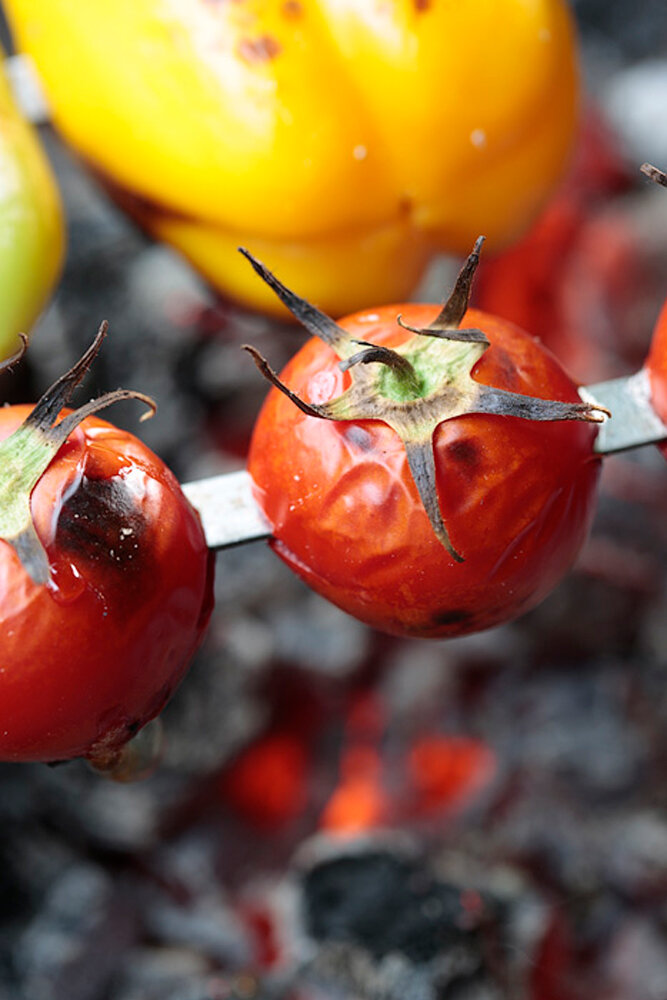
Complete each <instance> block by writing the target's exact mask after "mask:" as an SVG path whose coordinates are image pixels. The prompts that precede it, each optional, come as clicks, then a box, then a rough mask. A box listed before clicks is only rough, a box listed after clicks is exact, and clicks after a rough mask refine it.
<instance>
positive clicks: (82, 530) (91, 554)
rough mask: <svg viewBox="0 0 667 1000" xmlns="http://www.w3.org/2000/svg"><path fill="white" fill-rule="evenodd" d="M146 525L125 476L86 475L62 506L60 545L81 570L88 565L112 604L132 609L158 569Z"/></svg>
mask: <svg viewBox="0 0 667 1000" xmlns="http://www.w3.org/2000/svg"><path fill="white" fill-rule="evenodd" d="M148 530H149V529H148V524H147V522H146V518H145V516H144V513H143V512H142V510H141V508H140V507H139V506H138V504H137V500H136V497H135V496H134V495H133V493H132V491H131V490H130V488H129V487H128V486H127V484H126V483H125V481H124V480H123V479H121V478H120V477H118V476H115V477H113V478H111V479H96V478H90V477H88V476H83V477H82V479H81V482H80V484H79V487H78V489H77V490H76V491H75V492H74V493H73V494H72V495H71V496H70V497H69V498H68V499H67V501H66V502H65V503H64V504H63V506H62V509H61V511H60V515H59V518H58V526H57V529H56V547H57V549H58V551H59V552H60V553H62V554H63V555H65V556H67V557H69V558H70V559H71V560H72V562H73V563H74V564H75V565H76V566H78V567H79V569H80V570H84V569H85V567H86V566H88V567H89V568H90V570H91V571H92V572H93V574H94V580H95V583H96V584H103V586H104V592H105V596H106V598H107V599H108V600H109V602H110V604H112V605H114V606H118V610H119V611H122V610H123V609H126V610H130V609H131V605H132V603H133V602H134V601H135V599H136V595H137V593H138V592H140V589H141V587H143V586H148V587H150V580H151V577H152V575H153V573H154V572H155V566H154V559H153V555H152V548H151V545H150V543H149V540H148V538H147V534H148Z"/></svg>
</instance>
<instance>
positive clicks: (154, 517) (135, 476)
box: [0, 405, 212, 766]
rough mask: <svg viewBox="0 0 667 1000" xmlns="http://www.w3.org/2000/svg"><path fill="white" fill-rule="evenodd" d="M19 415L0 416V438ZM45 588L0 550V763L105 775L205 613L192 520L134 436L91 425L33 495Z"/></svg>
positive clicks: (0, 546)
mask: <svg viewBox="0 0 667 1000" xmlns="http://www.w3.org/2000/svg"><path fill="white" fill-rule="evenodd" d="M31 412H36V410H35V411H33V408H32V407H30V406H24V405H20V406H9V407H5V408H0V441H2V442H3V443H4V444H5V445H6V443H7V441H8V438H9V435H11V434H12V433H13V432H15V431H16V430H17V428H19V426H20V425H22V423H23V421H24V420H25V419H26V417H27V416H28V414H30V413H31ZM30 511H31V515H32V523H33V526H34V529H35V530H36V532H37V536H38V538H39V540H40V541H41V543H42V545H43V546H44V548H45V550H46V555H47V558H48V578H47V579H46V581H45V582H43V583H38V582H35V580H33V579H32V578H31V577H30V575H29V574H28V572H27V571H26V569H25V568H24V565H23V563H22V561H21V560H20V559H19V555H18V554H17V551H16V550H15V548H14V547H13V545H10V544H9V542H8V541H6V540H5V539H4V537H3V538H2V539H1V540H0V636H1V637H2V660H1V663H0V760H6V761H29V760H32V761H57V760H64V759H69V758H72V757H79V756H84V757H88V758H89V759H90V760H91V761H93V762H95V763H97V764H99V765H100V766H107V765H109V766H110V765H111V764H112V763H113V762H114V760H115V759H116V758H117V757H118V755H119V753H120V751H121V748H122V747H123V745H124V744H125V743H126V741H127V740H128V739H129V738H130V737H131V736H133V735H134V734H135V733H136V732H137V731H138V730H139V729H140V728H141V727H142V726H143V725H144V724H145V723H146V722H147V721H148V720H149V719H151V718H153V717H154V716H155V715H156V714H157V713H158V712H159V711H160V710H161V708H162V707H163V706H164V704H165V702H166V701H167V699H168V698H169V696H170V694H171V693H172V692H173V690H174V688H175V687H176V685H177V684H178V683H179V681H180V680H181V678H182V677H183V674H184V672H185V670H186V668H187V666H188V664H189V661H190V658H191V656H192V654H193V653H194V651H195V649H196V647H197V645H198V644H199V642H200V640H201V638H202V635H203V633H204V630H205V628H206V624H207V621H208V617H209V614H210V610H211V606H212V598H211V589H212V572H211V562H210V559H211V557H210V555H209V552H208V550H207V547H206V541H205V539H204V534H203V531H202V528H201V525H200V523H199V518H198V515H197V514H196V513H195V511H194V509H193V508H192V507H191V506H190V505H189V503H188V502H187V500H186V499H185V497H184V495H183V493H182V491H181V489H180V486H179V484H178V482H177V480H176V479H175V477H174V476H173V474H172V473H171V472H170V471H169V469H168V468H167V467H166V466H165V465H164V463H163V462H162V461H161V460H160V459H159V458H158V457H157V456H156V455H154V454H153V453H152V452H151V451H150V450H149V449H148V448H147V447H146V446H145V445H144V444H142V443H141V441H139V440H138V439H137V438H136V437H134V436H133V435H132V434H129V433H127V432H125V431H122V430H119V429H118V428H116V427H114V426H113V425H112V424H110V423H107V422H106V421H104V420H101V419H100V418H98V417H95V416H89V417H87V418H86V419H84V420H83V422H82V423H80V424H79V425H78V426H77V427H75V429H74V430H73V431H72V432H71V433H70V434H69V436H68V437H67V439H66V441H65V443H64V444H63V445H62V446H61V447H60V448H59V450H58V451H57V454H56V455H55V457H54V458H53V459H52V460H51V462H50V464H49V465H48V468H47V469H46V471H45V472H43V474H42V475H41V477H40V478H39V479H38V481H37V483H36V485H35V486H34V488H33V489H32V493H31V495H30Z"/></svg>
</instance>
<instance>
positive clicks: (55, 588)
mask: <svg viewBox="0 0 667 1000" xmlns="http://www.w3.org/2000/svg"><path fill="white" fill-rule="evenodd" d="M48 588H49V591H50V593H51V596H52V597H53V599H54V601H57V602H58V604H73V603H74V601H76V600H78V598H79V597H81V595H82V594H83V593H84V592H85V590H86V581H85V580H84V578H83V577H82V576H81V574H80V573H79V571H78V569H77V568H76V566H75V565H74V563H72V562H70V561H69V559H58V560H57V562H56V563H52V564H51V579H50V580H49V583H48Z"/></svg>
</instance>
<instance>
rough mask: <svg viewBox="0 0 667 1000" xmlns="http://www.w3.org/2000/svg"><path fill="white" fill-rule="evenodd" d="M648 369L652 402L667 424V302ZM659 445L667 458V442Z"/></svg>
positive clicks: (658, 324) (663, 308)
mask: <svg viewBox="0 0 667 1000" xmlns="http://www.w3.org/2000/svg"><path fill="white" fill-rule="evenodd" d="M646 369H647V371H648V377H649V384H650V386H651V402H652V403H653V406H654V408H655V411H656V413H657V414H658V416H659V417H660V419H661V420H662V422H663V423H664V424H667V302H665V304H664V306H663V307H662V312H661V313H660V315H659V316H658V322H657V323H656V325H655V329H654V331H653V339H652V341H651V350H650V351H649V356H648V358H647V360H646ZM659 447H660V451H661V452H662V453H663V455H664V456H665V458H667V444H663V445H660V446H659Z"/></svg>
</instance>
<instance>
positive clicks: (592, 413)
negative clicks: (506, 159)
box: [241, 237, 609, 562]
mask: <svg viewBox="0 0 667 1000" xmlns="http://www.w3.org/2000/svg"><path fill="white" fill-rule="evenodd" d="M482 243H483V238H482V237H480V238H479V239H478V240H477V242H476V243H475V246H474V249H473V251H472V253H471V254H470V256H469V257H468V259H467V260H466V262H465V264H464V265H463V267H462V268H461V271H460V272H459V275H458V278H457V280H456V283H455V285H454V289H453V291H452V293H451V295H450V296H449V298H448V299H447V301H446V303H445V305H444V306H443V307H442V309H441V310H440V312H439V313H438V315H437V316H436V318H435V319H434V320H433V322H432V323H430V324H429V326H427V327H425V328H423V329H416V328H414V327H411V326H408V325H407V324H406V323H404V322H403V320H402V317H401V316H400V315H399V316H397V319H396V322H397V323H398V325H399V326H401V327H402V328H403V329H405V330H407V331H409V332H410V333H411V334H412V336H411V337H409V338H408V339H407V340H406V341H405V342H404V343H403V344H401V346H400V347H397V348H395V349H391V348H388V347H379V346H377V345H375V344H369V343H367V342H365V341H359V340H356V339H355V338H354V337H352V336H351V335H350V334H349V333H348V332H347V331H346V330H344V329H342V327H340V326H338V324H337V323H335V322H334V321H333V320H332V319H330V318H329V317H328V316H326V315H325V314H324V313H322V312H320V310H319V309H317V308H316V307H315V306H312V305H311V304H310V303H309V302H306V301H305V300H304V299H301V298H299V297H298V296H297V295H295V294H294V293H293V292H291V291H290V290H289V289H288V288H286V287H285V286H284V285H283V284H282V283H281V282H280V281H278V279H277V278H276V277H275V276H274V275H273V274H271V272H270V271H268V270H267V268H265V267H264V265H263V264H261V263H260V262H259V261H258V260H256V259H255V258H254V257H253V256H252V254H250V253H249V252H248V251H247V250H244V249H241V253H243V254H244V256H245V257H247V259H248V260H249V261H250V263H251V264H252V266H253V268H254V269H255V271H256V272H257V274H258V275H259V276H260V277H261V278H262V279H263V280H264V281H265V282H266V283H267V284H268V285H269V286H270V287H271V288H272V289H273V291H274V292H275V293H276V294H277V295H278V297H279V298H280V299H281V300H282V301H283V302H284V304H285V305H286V306H287V308H288V309H289V310H290V312H291V313H292V314H293V315H294V316H295V317H296V319H298V320H299V322H300V323H301V324H302V325H303V326H305V327H306V329H307V330H308V331H309V332H310V333H311V334H313V335H314V336H315V337H318V338H319V339H320V340H322V341H324V343H325V344H328V345H329V347H331V348H332V349H333V350H334V351H335V352H336V354H337V355H338V357H339V358H340V359H341V360H340V368H341V369H342V370H344V371H349V374H350V377H351V383H350V385H349V387H348V388H347V389H346V390H345V391H344V392H343V393H341V395H340V396H338V397H336V398H335V399H332V400H330V401H329V402H327V403H319V404H315V403H309V402H307V401H306V400H303V399H301V398H300V397H299V396H298V395H297V394H296V393H294V392H293V391H292V390H291V389H289V388H288V387H287V386H286V385H285V384H284V383H283V382H281V381H280V379H279V378H278V376H277V375H276V373H275V372H274V371H273V370H272V369H271V368H270V367H269V364H268V363H267V361H266V360H265V359H264V358H263V357H262V355H261V354H260V353H259V352H258V351H257V350H256V349H255V348H254V347H251V346H250V345H247V344H246V345H244V348H245V350H247V351H248V352H249V353H250V354H251V355H252V357H253V359H254V361H255V364H256V365H257V367H258V368H259V370H260V371H261V372H262V374H263V375H264V376H265V378H267V379H268V380H269V381H270V382H272V383H273V385H274V386H276V388H278V389H280V391H281V392H284V393H285V395H286V396H288V397H289V398H290V399H291V400H292V402H293V403H294V404H295V405H296V406H298V407H299V409H301V410H302V411H303V412H304V413H306V414H308V415H309V416H313V417H322V418H324V419H326V420H381V421H383V422H384V423H386V424H388V425H389V426H390V427H391V428H393V430H394V431H395V432H396V433H397V434H398V436H399V437H400V438H401V440H402V441H403V444H404V445H405V450H406V455H407V459H408V465H409V467H410V471H411V473H412V476H413V478H414V481H415V484H416V486H417V490H418V491H419V496H420V498H421V500H422V503H423V505H424V509H425V511H426V513H427V515H428V518H429V521H430V523H431V526H432V527H433V530H434V532H435V534H436V535H437V537H438V539H439V540H440V542H442V544H443V545H444V546H445V548H446V549H447V551H448V552H449V553H450V555H451V556H452V558H453V559H455V560H456V561H457V562H462V561H463V556H462V555H461V554H460V553H458V552H457V551H456V549H455V548H454V546H453V545H452V543H451V541H450V538H449V535H448V533H447V529H446V527H445V524H444V521H443V518H442V514H441V511H440V503H439V500H438V492H437V486H436V470H435V454H434V450H433V435H434V433H435V430H436V428H437V427H438V426H439V425H440V424H441V423H442V422H443V421H445V420H451V419H452V418H453V417H458V416H462V415H464V414H468V413H493V414H501V415H505V416H514V417H521V418H523V419H524V420H583V421H588V422H591V423H600V422H601V421H602V420H603V419H604V416H605V415H607V416H608V415H609V412H608V411H607V410H605V409H604V408H603V407H600V406H597V405H594V404H589V403H566V402H560V401H557V400H545V399H537V398H534V397H532V396H523V395H520V394H519V393H514V392H507V391H505V390H503V389H497V388H494V387H493V386H487V385H483V384H482V383H480V382H476V381H475V380H474V379H473V378H472V376H471V371H472V369H473V367H474V365H475V364H476V362H477V361H478V360H479V359H480V358H481V356H482V355H483V354H484V352H485V351H486V349H487V347H488V346H489V341H488V340H487V338H486V336H485V335H484V333H483V332H482V331H481V330H478V329H474V328H473V329H465V328H464V329H462V328H461V322H462V320H463V318H464V316H465V313H466V311H467V308H468V303H469V300H470V289H471V285H472V279H473V276H474V273H475V270H476V268H477V265H478V263H479V254H480V250H481V246H482Z"/></svg>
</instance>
